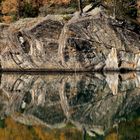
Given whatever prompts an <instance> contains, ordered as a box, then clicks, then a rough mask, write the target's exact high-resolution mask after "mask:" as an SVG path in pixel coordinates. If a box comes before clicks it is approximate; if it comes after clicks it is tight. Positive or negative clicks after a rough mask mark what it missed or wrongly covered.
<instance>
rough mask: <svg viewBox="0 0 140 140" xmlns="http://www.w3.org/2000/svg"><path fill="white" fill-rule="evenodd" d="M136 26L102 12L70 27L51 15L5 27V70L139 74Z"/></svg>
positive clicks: (0, 58)
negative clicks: (129, 71)
mask: <svg viewBox="0 0 140 140" xmlns="http://www.w3.org/2000/svg"><path fill="white" fill-rule="evenodd" d="M131 26H133V25H132V24H130V23H128V22H124V23H123V24H120V22H119V21H116V20H114V19H111V18H109V16H107V15H106V14H105V13H104V9H103V8H101V7H100V8H95V9H94V10H93V11H90V12H87V13H86V14H85V15H84V14H83V16H75V14H74V15H73V17H72V18H71V19H70V20H68V21H65V18H64V16H62V15H57V16H56V15H54V16H53V15H48V16H47V17H44V18H34V19H23V20H20V21H17V22H15V23H13V24H10V25H6V24H5V25H4V24H0V31H1V33H0V37H1V39H0V63H1V69H3V70H7V69H8V70H22V71H24V70H56V71H58V70H59V71H61V70H66V71H95V70H108V69H109V70H110V69H111V70H119V69H122V68H126V69H132V70H139V69H140V55H138V54H139V53H140V49H139V48H140V40H139V38H140V34H139V32H138V31H137V30H136V27H135V28H134V30H133V29H132V28H130V27H131ZM137 29H139V26H138V25H137Z"/></svg>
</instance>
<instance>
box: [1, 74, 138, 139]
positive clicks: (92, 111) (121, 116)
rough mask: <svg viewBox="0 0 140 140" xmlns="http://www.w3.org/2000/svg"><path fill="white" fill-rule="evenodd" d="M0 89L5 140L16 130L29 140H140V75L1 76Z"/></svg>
mask: <svg viewBox="0 0 140 140" xmlns="http://www.w3.org/2000/svg"><path fill="white" fill-rule="evenodd" d="M0 84H1V85H0V118H1V120H0V127H1V128H0V136H2V139H3V140H4V139H6V137H8V138H10V139H15V138H16V136H18V135H16V133H18V131H19V130H18V129H19V128H22V129H23V130H24V131H25V133H26V134H23V136H24V135H27V134H28V135H29V136H30V137H31V138H30V139H41V140H44V139H46V138H48V139H49V140H51V139H52V140H59V139H60V140H62V139H68V140H79V139H87V140H89V139H105V140H118V139H120V140H123V139H133V140H135V139H136V140H139V139H140V133H139V132H140V102H139V101H140V74H139V73H133V72H131V73H125V74H120V73H104V74H100V73H79V74H78V73H69V74H56V73H55V74H53V73H52V74H23V73H18V74H15V73H1V83H0ZM12 128H14V129H12ZM9 131H10V132H9ZM12 131H13V133H11V132H12ZM4 132H5V133H4ZM3 133H4V134H5V135H4V134H3ZM34 133H35V135H34ZM13 135H15V136H13ZM61 135H62V136H61ZM10 136H11V137H10ZM68 137H69V138H68ZM8 138H7V139H8ZM19 139H21V140H22V139H23V137H20V138H19ZM26 139H27V138H26Z"/></svg>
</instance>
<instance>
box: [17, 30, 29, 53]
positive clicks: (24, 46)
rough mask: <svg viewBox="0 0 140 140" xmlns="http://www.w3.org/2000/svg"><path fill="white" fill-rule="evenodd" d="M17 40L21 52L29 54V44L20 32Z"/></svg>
mask: <svg viewBox="0 0 140 140" xmlns="http://www.w3.org/2000/svg"><path fill="white" fill-rule="evenodd" d="M17 38H18V41H19V43H20V45H21V48H22V50H23V51H24V52H25V53H29V51H30V44H29V42H28V40H27V39H26V38H25V37H24V36H23V35H22V33H21V32H18V34H17Z"/></svg>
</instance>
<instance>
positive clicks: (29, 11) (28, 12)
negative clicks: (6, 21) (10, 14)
mask: <svg viewBox="0 0 140 140" xmlns="http://www.w3.org/2000/svg"><path fill="white" fill-rule="evenodd" d="M38 12H39V10H38V8H37V7H33V6H32V5H31V4H30V3H27V2H26V3H25V4H24V5H23V7H21V9H20V12H19V15H20V17H36V16H38Z"/></svg>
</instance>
